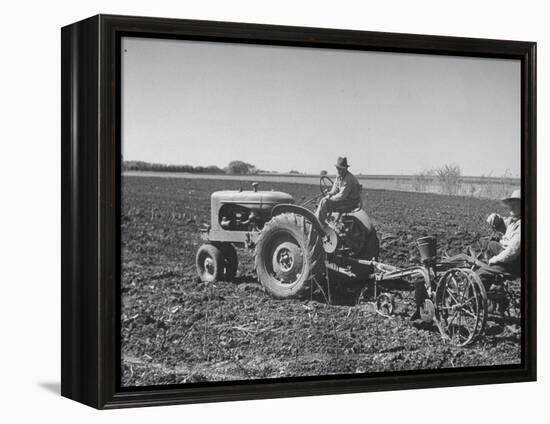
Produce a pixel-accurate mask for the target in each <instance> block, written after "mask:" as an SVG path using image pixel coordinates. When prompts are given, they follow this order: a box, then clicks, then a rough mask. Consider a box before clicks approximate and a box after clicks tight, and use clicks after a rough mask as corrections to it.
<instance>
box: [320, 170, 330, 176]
mask: <svg viewBox="0 0 550 424" xmlns="http://www.w3.org/2000/svg"><path fill="white" fill-rule="evenodd" d="M325 175H328V172H327V170H326V169H323V170H322V171H321V177H324V176H325Z"/></svg>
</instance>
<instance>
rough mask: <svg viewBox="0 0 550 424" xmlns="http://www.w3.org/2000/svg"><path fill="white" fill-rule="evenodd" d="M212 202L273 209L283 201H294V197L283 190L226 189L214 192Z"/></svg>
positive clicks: (254, 208) (253, 208) (255, 208)
mask: <svg viewBox="0 0 550 424" xmlns="http://www.w3.org/2000/svg"><path fill="white" fill-rule="evenodd" d="M212 203H218V204H220V205H224V204H234V205H239V206H243V207H245V208H249V209H252V210H258V211H260V210H264V211H265V210H271V209H272V208H273V206H275V205H279V204H281V203H294V198H293V197H292V196H291V195H290V194H288V193H283V192H282V191H237V190H224V191H216V192H214V193H212Z"/></svg>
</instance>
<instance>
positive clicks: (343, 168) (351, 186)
mask: <svg viewBox="0 0 550 424" xmlns="http://www.w3.org/2000/svg"><path fill="white" fill-rule="evenodd" d="M335 166H336V171H337V172H338V176H337V177H336V181H335V182H334V185H333V186H332V189H331V190H330V191H329V192H328V194H327V195H326V196H325V197H323V198H322V199H321V201H320V202H319V206H318V208H317V212H316V215H317V218H318V219H319V221H320V222H321V224H323V225H326V219H327V217H328V216H329V214H330V213H332V212H351V211H352V210H354V209H355V208H357V206H358V204H359V201H360V199H361V185H360V184H359V181H357V178H355V176H354V175H353V174H352V173H351V172H349V171H348V168H349V165H348V160H347V158H345V157H339V158H338V160H337V161H336V164H335Z"/></svg>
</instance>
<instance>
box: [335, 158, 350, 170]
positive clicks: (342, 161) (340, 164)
mask: <svg viewBox="0 0 550 424" xmlns="http://www.w3.org/2000/svg"><path fill="white" fill-rule="evenodd" d="M334 166H336V168H349V165H348V158H342V157H339V158H338V159H337V160H336V164H335V165H334Z"/></svg>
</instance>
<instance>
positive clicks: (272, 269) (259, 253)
mask: <svg viewBox="0 0 550 424" xmlns="http://www.w3.org/2000/svg"><path fill="white" fill-rule="evenodd" d="M254 261H255V265H256V272H257V273H258V279H259V280H260V283H262V286H263V287H264V288H265V290H266V291H267V292H268V293H269V294H271V295H272V296H274V297H276V298H279V299H286V298H291V297H300V296H304V295H305V294H306V293H308V292H309V290H310V288H312V284H315V283H314V280H315V281H317V283H320V282H321V281H322V278H323V274H324V271H325V252H324V250H323V243H322V240H321V237H320V235H319V234H318V233H317V231H316V230H315V229H314V228H313V226H312V225H311V223H310V222H309V221H307V220H306V219H305V218H304V217H303V216H302V215H299V214H295V213H284V214H281V215H276V216H274V217H273V218H272V219H271V221H269V222H268V223H266V224H265V226H264V228H263V230H262V232H261V234H260V237H259V238H258V242H257V243H256V249H255V251H254Z"/></svg>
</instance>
